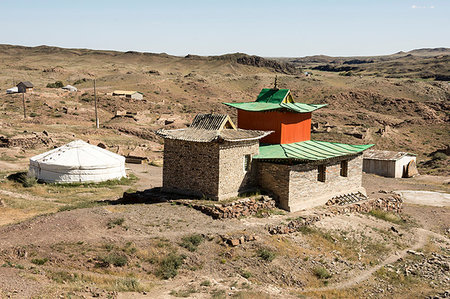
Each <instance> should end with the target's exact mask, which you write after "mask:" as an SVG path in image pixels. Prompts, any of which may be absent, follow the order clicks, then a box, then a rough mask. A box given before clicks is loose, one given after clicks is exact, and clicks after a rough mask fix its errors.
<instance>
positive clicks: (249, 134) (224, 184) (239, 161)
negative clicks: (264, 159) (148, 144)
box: [157, 114, 271, 200]
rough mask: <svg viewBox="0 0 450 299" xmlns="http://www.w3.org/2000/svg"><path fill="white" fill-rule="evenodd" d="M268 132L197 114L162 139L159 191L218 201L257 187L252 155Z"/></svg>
mask: <svg viewBox="0 0 450 299" xmlns="http://www.w3.org/2000/svg"><path fill="white" fill-rule="evenodd" d="M270 133H271V132H263V131H257V130H242V129H237V128H236V126H235V125H234V124H233V122H232V121H231V119H230V118H229V116H227V115H220V114H198V115H197V116H196V117H195V119H194V120H193V122H192V124H191V126H190V127H188V128H184V129H178V130H159V131H157V134H158V135H159V136H161V137H163V138H164V165H163V190H164V191H167V192H174V193H181V194H188V195H194V196H201V197H208V198H212V199H217V200H222V199H226V198H229V197H234V196H237V195H238V194H240V193H243V192H248V191H252V190H255V189H256V188H257V181H256V175H255V173H256V169H255V167H253V164H252V159H253V156H255V155H257V154H258V153H259V139H261V138H263V137H265V136H266V135H268V134H270Z"/></svg>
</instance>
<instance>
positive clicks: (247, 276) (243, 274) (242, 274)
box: [241, 271, 252, 279]
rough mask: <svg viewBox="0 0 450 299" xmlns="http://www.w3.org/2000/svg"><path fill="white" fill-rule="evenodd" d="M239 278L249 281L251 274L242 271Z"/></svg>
mask: <svg viewBox="0 0 450 299" xmlns="http://www.w3.org/2000/svg"><path fill="white" fill-rule="evenodd" d="M241 276H242V277H244V278H247V279H249V278H250V277H252V273H251V272H249V271H242V273H241Z"/></svg>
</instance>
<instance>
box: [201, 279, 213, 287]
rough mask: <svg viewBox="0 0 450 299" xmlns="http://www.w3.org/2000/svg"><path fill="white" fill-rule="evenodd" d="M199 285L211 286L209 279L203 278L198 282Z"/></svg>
mask: <svg viewBox="0 0 450 299" xmlns="http://www.w3.org/2000/svg"><path fill="white" fill-rule="evenodd" d="M200 286H202V287H209V286H211V282H210V281H209V280H204V281H202V282H201V283H200Z"/></svg>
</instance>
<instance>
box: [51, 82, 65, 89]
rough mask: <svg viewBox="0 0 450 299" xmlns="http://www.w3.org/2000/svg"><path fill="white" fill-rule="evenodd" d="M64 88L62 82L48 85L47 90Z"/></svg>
mask: <svg viewBox="0 0 450 299" xmlns="http://www.w3.org/2000/svg"><path fill="white" fill-rule="evenodd" d="M61 87H64V83H62V81H56V82H55V83H48V84H47V88H61Z"/></svg>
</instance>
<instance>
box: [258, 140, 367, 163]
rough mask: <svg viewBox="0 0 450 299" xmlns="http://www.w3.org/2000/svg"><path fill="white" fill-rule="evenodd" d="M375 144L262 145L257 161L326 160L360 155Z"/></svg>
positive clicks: (304, 142) (302, 143)
mask: <svg viewBox="0 0 450 299" xmlns="http://www.w3.org/2000/svg"><path fill="white" fill-rule="evenodd" d="M372 146H373V144H364V145H352V144H345V143H335V142H326V141H315V140H307V141H302V142H296V143H289V144H273V145H261V146H260V147H259V155H257V156H255V157H254V158H255V159H260V160H263V159H267V160H271V159H293V160H309V161H317V160H325V159H330V158H336V157H340V156H346V155H353V154H357V153H360V152H362V151H364V150H366V149H368V148H370V147H372Z"/></svg>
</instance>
